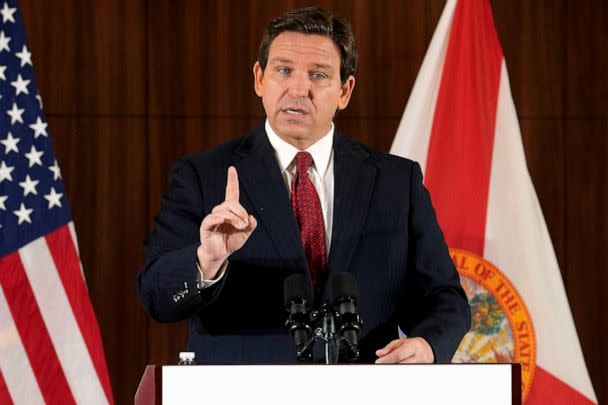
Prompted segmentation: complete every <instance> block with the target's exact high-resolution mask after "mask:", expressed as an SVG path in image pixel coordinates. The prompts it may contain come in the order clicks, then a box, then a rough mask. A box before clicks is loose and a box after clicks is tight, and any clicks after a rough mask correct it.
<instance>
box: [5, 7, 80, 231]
mask: <svg viewBox="0 0 608 405" xmlns="http://www.w3.org/2000/svg"><path fill="white" fill-rule="evenodd" d="M10 5H11V4H10V2H6V1H2V2H0V16H1V17H0V18H1V23H0V239H1V238H2V237H5V238H9V239H19V238H20V237H18V236H17V235H16V234H13V232H17V230H18V229H21V228H22V227H25V226H28V225H29V226H31V227H34V228H36V229H38V227H40V226H43V223H44V222H46V221H47V220H48V218H47V219H45V216H47V215H58V216H61V217H62V216H66V218H69V212H68V211H67V206H66V205H67V204H66V203H64V201H62V199H63V198H65V197H64V195H65V192H64V191H63V190H64V189H63V185H62V183H61V172H60V170H59V165H58V164H57V160H56V159H55V157H54V155H53V151H52V147H51V144H50V139H49V135H48V132H47V131H48V124H47V123H46V120H45V118H44V113H43V111H42V103H41V98H40V96H39V94H38V93H37V91H36V85H35V82H34V81H35V79H34V71H33V66H32V54H31V52H30V51H29V50H28V48H27V46H26V44H25V42H24V40H23V38H21V36H20V35H16V34H15V32H14V31H13V29H12V28H13V27H14V23H15V20H16V16H17V14H16V11H17V9H16V7H11V6H10ZM61 210H65V211H64V212H63V211H62V213H60V212H59V211H61ZM41 221H42V222H41ZM34 228H32V229H34Z"/></svg>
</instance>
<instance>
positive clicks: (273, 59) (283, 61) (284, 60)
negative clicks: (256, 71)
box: [270, 58, 293, 64]
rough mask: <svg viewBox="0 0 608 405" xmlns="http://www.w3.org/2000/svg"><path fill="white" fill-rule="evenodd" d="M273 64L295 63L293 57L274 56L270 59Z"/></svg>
mask: <svg viewBox="0 0 608 405" xmlns="http://www.w3.org/2000/svg"><path fill="white" fill-rule="evenodd" d="M270 63H271V64H274V63H293V61H292V60H291V59H287V58H272V59H271V60H270Z"/></svg>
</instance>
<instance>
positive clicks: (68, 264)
mask: <svg viewBox="0 0 608 405" xmlns="http://www.w3.org/2000/svg"><path fill="white" fill-rule="evenodd" d="M70 223H72V222H70ZM45 239H46V243H47V245H48V248H49V251H50V253H51V256H52V257H53V261H54V262H55V267H56V268H57V271H58V273H59V278H60V279H61V282H62V283H63V287H64V289H65V292H66V295H67V297H68V299H69V301H70V306H71V307H72V311H73V313H74V317H75V319H76V322H77V323H78V327H79V329H80V332H81V333H82V337H83V339H84V342H85V345H86V348H87V349H88V352H89V355H90V357H91V359H92V361H93V365H94V367H95V371H96V373H97V377H98V378H99V380H100V381H101V384H102V386H103V389H104V392H105V394H106V398H109V397H110V379H109V378H108V374H107V372H106V361H105V357H104V354H103V350H102V345H101V339H100V333H99V328H98V326H97V321H96V318H95V313H94V312H93V306H92V305H91V302H90V301H89V300H88V293H87V289H86V285H85V283H84V280H83V278H82V273H81V271H80V269H81V268H80V260H79V258H78V253H77V252H76V248H75V246H74V241H73V239H72V234H71V232H70V229H69V228H68V226H67V225H65V226H62V227H61V228H59V229H57V230H56V231H53V232H51V233H49V234H47V235H46V237H45Z"/></svg>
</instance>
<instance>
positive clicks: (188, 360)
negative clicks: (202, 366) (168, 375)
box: [177, 352, 194, 366]
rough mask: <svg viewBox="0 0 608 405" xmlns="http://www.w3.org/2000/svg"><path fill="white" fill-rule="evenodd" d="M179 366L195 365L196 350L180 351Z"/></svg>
mask: <svg viewBox="0 0 608 405" xmlns="http://www.w3.org/2000/svg"><path fill="white" fill-rule="evenodd" d="M177 365H178V366H193V365H194V352H179V363H177Z"/></svg>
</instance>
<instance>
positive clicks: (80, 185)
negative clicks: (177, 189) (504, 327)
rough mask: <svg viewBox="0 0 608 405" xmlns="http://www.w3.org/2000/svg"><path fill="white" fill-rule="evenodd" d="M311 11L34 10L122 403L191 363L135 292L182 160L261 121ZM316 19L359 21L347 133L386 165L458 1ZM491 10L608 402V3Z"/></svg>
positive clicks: (278, 7) (217, 7) (252, 5)
mask: <svg viewBox="0 0 608 405" xmlns="http://www.w3.org/2000/svg"><path fill="white" fill-rule="evenodd" d="M308 3H309V2H308V1H299V0H298V1H294V0H280V1H269V0H267V1H235V0H233V1H226V0H216V1H194V0H192V1H185V0H184V1H181V0H180V1H176V0H91V1H80V0H54V1H53V2H45V1H39V0H22V1H21V9H22V12H23V16H24V20H25V24H26V31H27V33H28V37H29V47H30V50H31V51H32V53H33V60H34V65H35V70H36V75H37V81H38V86H39V88H40V94H41V95H42V97H43V100H44V106H45V110H46V113H47V117H48V121H49V127H50V132H51V134H52V137H53V142H54V147H55V151H56V154H57V159H58V161H59V164H60V166H61V168H62V172H63V179H64V182H65V186H66V189H67V192H68V196H69V201H70V205H71V208H72V213H73V217H74V220H75V224H76V229H77V232H78V236H79V239H80V250H81V255H82V261H83V264H84V269H85V273H86V276H87V281H88V285H89V289H90V294H91V297H92V301H93V305H94V306H95V309H96V312H97V316H98V319H99V323H100V327H101V331H102V334H103V340H104V344H105V351H106V356H107V360H108V367H109V370H110V376H111V379H112V384H113V389H114V395H115V399H116V401H117V403H120V404H126V403H130V402H131V401H132V397H133V394H134V392H135V390H136V387H137V383H138V381H139V378H140V376H141V374H142V371H143V369H144V366H145V365H146V364H148V363H166V362H175V360H176V357H177V352H178V351H179V350H180V349H181V348H183V347H184V341H185V325H158V324H155V323H153V322H152V321H150V320H148V318H147V317H146V315H145V313H144V312H143V311H142V309H141V307H140V305H139V303H138V301H137V298H136V294H135V275H136V273H137V271H138V269H139V267H140V266H141V264H142V262H143V251H142V241H143V239H144V238H145V236H146V235H147V233H148V231H149V230H150V226H151V224H152V218H153V216H154V214H155V212H156V211H157V209H158V206H159V202H160V198H161V195H162V193H163V192H164V190H165V185H166V177H167V174H168V170H169V168H170V165H171V162H172V161H173V160H174V159H175V158H177V157H178V156H180V155H183V154H185V153H188V152H193V151H198V150H202V149H206V148H210V147H212V146H214V145H217V144H218V143H220V142H223V141H225V140H228V139H230V138H232V137H235V136H237V135H238V134H241V133H243V132H245V131H247V130H248V129H250V128H252V127H253V126H255V125H257V124H258V123H259V122H261V120H262V119H263V118H264V114H263V110H262V108H261V103H260V102H259V100H258V99H257V97H256V96H255V94H254V92H253V89H252V74H251V67H252V65H253V63H254V62H255V60H256V55H257V47H258V44H259V40H260V38H261V35H262V31H263V28H264V26H265V24H266V22H267V21H269V20H270V19H271V18H272V17H275V16H277V15H279V14H281V13H282V12H284V11H285V10H287V9H289V8H292V7H295V6H303V5H307V4H308ZM319 3H320V4H321V5H323V6H326V7H329V8H330V9H332V10H334V11H335V12H336V14H338V15H342V16H345V17H347V18H348V19H350V21H351V22H352V23H353V26H354V29H355V33H356V37H357V40H358V46H359V50H360V67H359V72H358V77H357V86H356V89H355V93H354V97H353V99H352V102H351V105H350V107H349V108H348V110H347V111H346V112H344V113H343V114H341V115H340V117H339V118H338V120H337V125H338V127H340V128H341V129H342V130H344V131H345V132H347V133H350V134H351V135H352V136H354V137H356V138H358V139H359V140H361V141H363V142H366V143H367V144H369V145H371V146H372V147H375V148H377V149H379V150H383V151H388V149H389V147H390V144H391V141H392V138H393V136H394V134H395V131H396V129H397V125H398V123H399V120H400V118H401V115H402V113H403V109H404V107H405V103H406V100H407V98H408V96H409V93H410V90H411V88H412V85H413V83H414V80H415V78H416V74H417V72H418V69H419V67H420V63H421V61H422V58H423V56H424V53H425V51H426V49H427V46H428V44H429V42H430V38H431V35H432V34H433V31H434V29H435V26H436V23H437V21H438V19H439V16H440V14H441V11H442V9H443V5H444V1H443V0H412V1H375V0H359V1H320V2H319ZM492 5H493V9H494V16H495V22H496V26H497V29H498V32H499V36H500V39H501V41H502V45H503V49H504V54H505V57H506V60H507V66H508V68H509V73H510V78H511V87H512V90H513V95H514V98H515V104H516V106H517V111H518V113H519V118H520V123H521V127H522V132H523V137H524V145H525V151H526V156H527V161H528V166H529V169H530V173H531V175H532V179H533V181H534V184H535V186H536V190H537V192H538V196H539V198H540V202H541V205H542V208H543V210H544V213H545V218H546V220H547V224H548V226H549V231H550V233H551V236H552V238H553V243H554V246H555V250H556V252H557V257H558V260H559V264H560V267H561V271H562V275H563V279H564V283H565V286H566V290H567V293H568V298H569V300H570V306H571V308H572V312H573V315H574V319H575V322H576V326H577V330H578V334H579V337H580V341H581V344H582V347H583V352H584V354H585V359H586V362H587V367H588V369H589V372H590V374H591V377H592V380H593V383H594V387H595V390H596V393H597V396H598V399H599V400H600V403H601V402H605V401H608V377H607V376H608V350H607V349H606V344H605V341H606V336H607V333H608V327H607V325H608V310H607V308H608V294H606V293H605V291H604V290H605V288H607V287H608V259H607V257H606V247H607V246H608V214H607V211H606V209H607V208H608V163H607V162H606V158H607V157H608V83H607V81H606V78H607V74H606V72H607V71H608V52H606V46H607V44H608V31H607V29H606V25H607V24H608V2H606V1H605V0H595V1H593V0H590V1H578V2H574V1H567V0H547V1H536V0H535V1H530V0H516V1H514V0H502V1H498V0H496V1H493V2H492ZM555 333H559V331H555ZM563 350H568V348H567V347H564V348H563ZM564 367H567V365H564Z"/></svg>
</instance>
